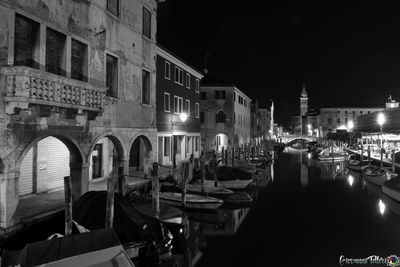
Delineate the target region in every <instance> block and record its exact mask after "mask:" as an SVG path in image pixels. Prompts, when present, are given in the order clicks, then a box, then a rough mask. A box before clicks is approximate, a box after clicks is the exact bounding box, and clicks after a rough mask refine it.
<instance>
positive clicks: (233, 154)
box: [232, 147, 235, 167]
mask: <svg viewBox="0 0 400 267" xmlns="http://www.w3.org/2000/svg"><path fill="white" fill-rule="evenodd" d="M234 166H235V148H234V147H232V167H234Z"/></svg>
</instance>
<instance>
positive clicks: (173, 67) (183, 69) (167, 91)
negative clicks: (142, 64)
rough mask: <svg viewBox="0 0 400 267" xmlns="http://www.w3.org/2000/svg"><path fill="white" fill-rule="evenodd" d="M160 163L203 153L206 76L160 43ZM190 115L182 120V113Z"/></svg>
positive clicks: (158, 79)
mask: <svg viewBox="0 0 400 267" xmlns="http://www.w3.org/2000/svg"><path fill="white" fill-rule="evenodd" d="M156 51H157V103H158V105H157V137H158V162H159V163H161V164H173V162H175V163H176V161H177V160H182V159H188V158H190V156H191V155H193V156H194V158H199V156H200V80H201V78H203V75H202V74H201V73H200V72H199V71H197V70H195V69H194V68H193V67H191V66H189V65H188V64H186V63H185V62H183V61H182V60H180V59H179V58H177V57H176V56H174V55H173V54H171V53H170V52H168V51H167V50H166V49H165V48H162V47H161V46H157V49H156ZM183 113H184V114H186V115H187V118H185V119H186V120H185V121H182V119H181V115H182V114H183Z"/></svg>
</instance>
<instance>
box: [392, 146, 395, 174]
mask: <svg viewBox="0 0 400 267" xmlns="http://www.w3.org/2000/svg"><path fill="white" fill-rule="evenodd" d="M394 156H395V152H394V149H393V150H392V173H395V171H396V166H395V165H394V162H395V158H394Z"/></svg>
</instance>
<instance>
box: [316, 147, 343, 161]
mask: <svg viewBox="0 0 400 267" xmlns="http://www.w3.org/2000/svg"><path fill="white" fill-rule="evenodd" d="M345 159H346V157H345V154H344V153H342V152H340V151H339V150H338V148H334V149H333V155H332V149H331V148H326V149H324V150H322V151H321V153H320V154H319V155H318V160H320V161H332V160H333V161H343V160H345Z"/></svg>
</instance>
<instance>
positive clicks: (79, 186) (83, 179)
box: [69, 162, 89, 202]
mask: <svg viewBox="0 0 400 267" xmlns="http://www.w3.org/2000/svg"><path fill="white" fill-rule="evenodd" d="M69 167H70V176H71V181H72V201H73V202H75V201H77V200H78V198H79V197H80V196H81V195H83V194H84V193H86V192H87V191H88V190H89V163H86V162H85V163H76V162H70V164H69Z"/></svg>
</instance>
